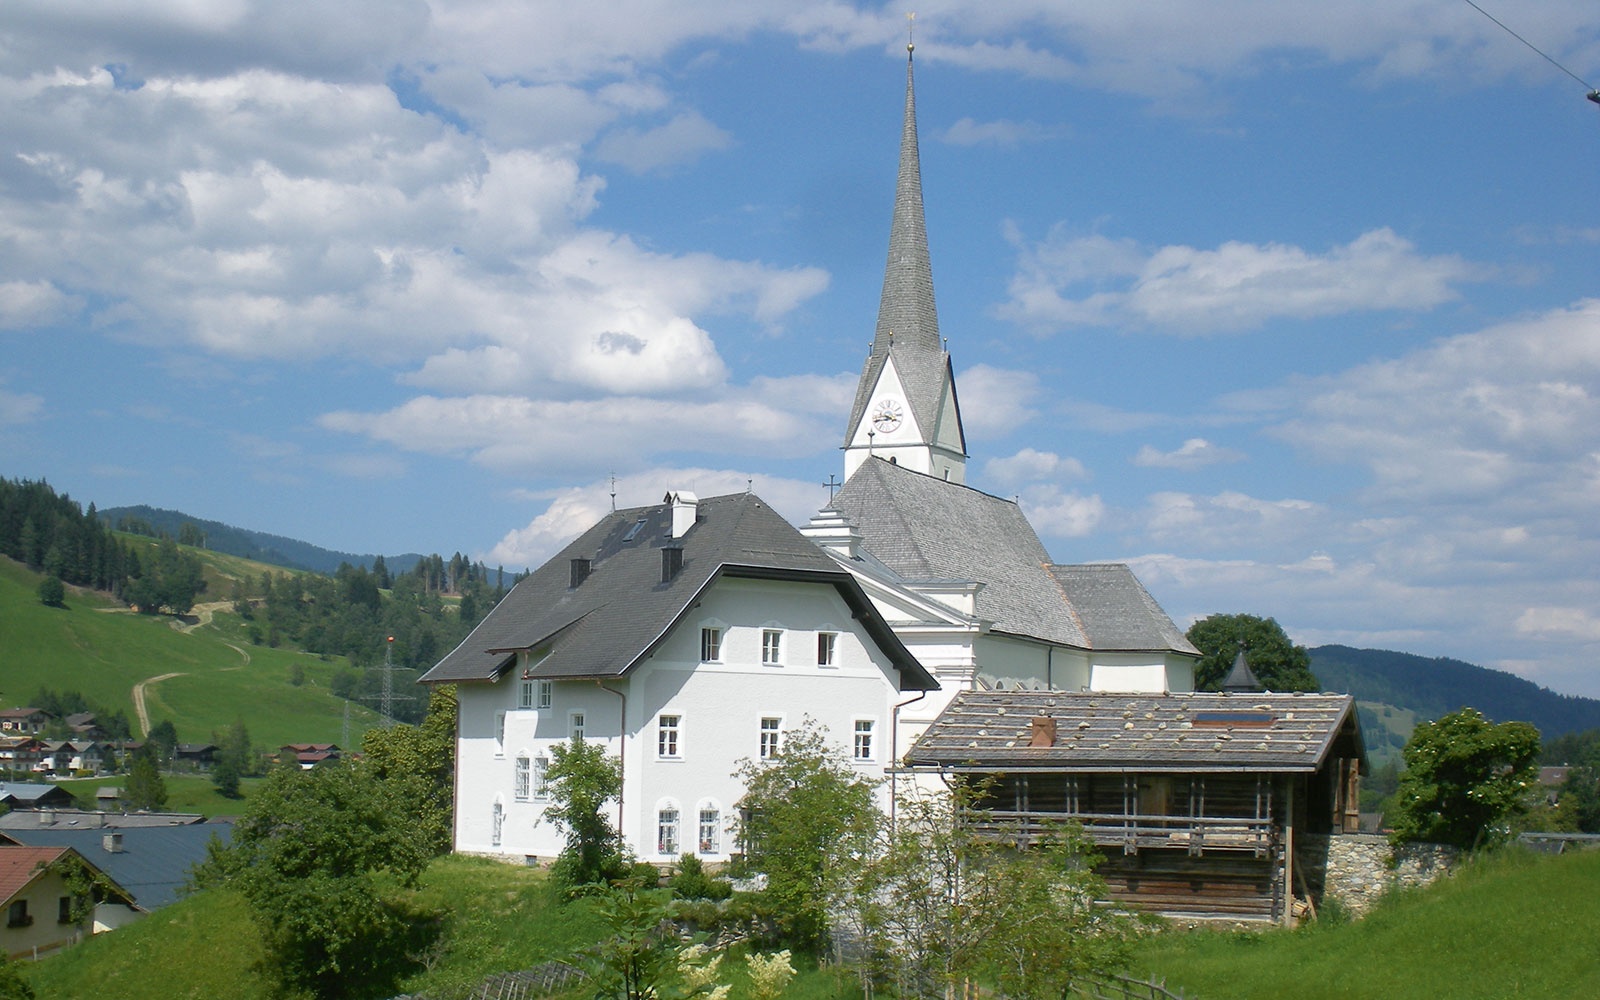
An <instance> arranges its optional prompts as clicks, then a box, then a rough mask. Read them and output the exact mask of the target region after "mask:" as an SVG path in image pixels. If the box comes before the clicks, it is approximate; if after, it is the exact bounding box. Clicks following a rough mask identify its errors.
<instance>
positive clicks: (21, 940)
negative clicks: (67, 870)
mask: <svg viewBox="0 0 1600 1000" xmlns="http://www.w3.org/2000/svg"><path fill="white" fill-rule="evenodd" d="M71 860H76V861H77V862H78V863H79V864H82V865H84V866H86V867H87V868H88V869H89V871H90V872H91V873H92V874H93V875H95V876H96V877H97V879H96V880H97V881H101V880H103V883H102V884H103V886H104V888H102V889H101V890H100V891H97V892H96V893H95V896H96V897H97V898H96V901H95V906H94V910H93V913H92V915H91V916H88V917H85V918H84V919H83V920H82V921H81V922H80V921H75V920H73V913H72V911H73V892H72V890H71V889H70V888H69V887H68V885H67V879H66V878H65V876H64V875H63V873H62V871H61V868H62V867H63V865H64V864H67V863H69V862H70V861H71ZM0 907H3V908H4V909H5V923H4V924H0V951H3V952H4V953H5V954H6V955H7V956H8V957H10V958H33V957H37V956H38V955H40V954H42V953H44V952H47V951H52V950H54V949H56V948H60V947H63V946H65V945H69V944H72V943H74V942H75V941H78V940H80V939H81V938H82V937H83V936H84V934H85V933H89V934H98V933H100V932H101V931H109V930H114V929H115V928H117V927H121V926H123V925H124V924H128V923H132V922H133V921H134V920H136V919H138V918H139V917H141V916H143V915H144V911H143V910H141V909H139V907H138V906H136V905H135V904H134V901H133V897H132V896H130V895H129V894H128V893H127V892H126V891H125V890H124V889H123V888H122V887H121V886H119V885H117V884H116V883H115V882H112V881H111V880H110V879H109V878H107V877H106V876H105V874H104V873H103V872H101V871H100V870H99V869H98V868H96V867H95V866H94V865H92V864H90V863H89V862H88V861H87V860H86V859H85V858H84V857H83V855H81V854H79V853H78V852H77V851H75V850H73V849H72V848H70V847H0Z"/></svg>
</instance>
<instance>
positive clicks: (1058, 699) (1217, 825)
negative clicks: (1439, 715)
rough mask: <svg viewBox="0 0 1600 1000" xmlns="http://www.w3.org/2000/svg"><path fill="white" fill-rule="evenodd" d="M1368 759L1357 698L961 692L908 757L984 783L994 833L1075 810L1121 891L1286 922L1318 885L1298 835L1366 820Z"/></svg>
mask: <svg viewBox="0 0 1600 1000" xmlns="http://www.w3.org/2000/svg"><path fill="white" fill-rule="evenodd" d="M1364 758H1365V751H1364V748H1363V745H1362V739H1361V730H1360V726H1359V724H1358V722H1357V718H1356V708H1355V702H1354V701H1353V700H1352V699H1351V698H1350V697H1349V696H1347V695H1335V694H1264V693H1259V692H1233V693H1223V694H1212V693H1201V692H1191V693H1184V694H1167V695H1143V694H1115V693H1104V692H1101V693H1087V692H1086V693H1070V692H1064V691H965V692H962V693H960V694H958V695H957V696H956V698H955V700H954V701H952V702H951V704H950V706H949V707H948V708H947V709H946V710H945V711H944V712H943V714H941V715H940V716H939V718H938V719H937V720H936V721H935V722H934V724H933V725H932V726H930V727H929V728H928V730H927V731H926V732H925V733H924V734H923V735H922V737H921V738H920V739H919V740H918V741H917V743H916V744H915V745H914V746H913V747H912V748H911V751H910V753H909V754H908V755H907V762H908V764H909V765H910V766H911V768H912V769H913V770H915V771H918V772H924V773H935V774H938V775H941V776H942V777H943V778H944V779H945V780H946V781H947V782H952V783H953V782H956V781H974V780H983V781H985V782H986V783H987V790H986V792H985V794H984V796H983V798H982V800H981V801H980V803H979V804H980V806H981V807H982V808H983V809H984V810H985V813H986V816H985V818H984V822H988V823H992V824H994V826H995V828H996V832H997V833H999V832H1004V833H1005V834H1006V835H1008V836H1018V837H1020V838H1022V839H1023V841H1024V842H1025V841H1026V840H1027V839H1028V838H1029V837H1033V836H1037V835H1038V834H1039V833H1041V832H1043V831H1044V830H1045V829H1047V828H1048V827H1050V826H1052V825H1059V824H1060V823H1061V822H1062V821H1064V820H1076V821H1078V822H1079V823H1081V824H1082V825H1083V829H1084V831H1085V833H1086V834H1087V835H1088V836H1089V838H1090V839H1091V840H1092V841H1093V842H1094V843H1095V845H1096V846H1097V847H1098V849H1099V851H1100V852H1101V854H1102V855H1103V857H1104V860H1103V861H1102V863H1101V864H1100V865H1099V866H1098V868H1097V871H1098V872H1099V873H1100V875H1101V876H1102V877H1104V878H1105V879H1106V881H1107V883H1108V885H1109V887H1110V890H1111V895H1112V896H1113V898H1115V899H1116V900H1117V901H1118V902H1121V903H1125V904H1127V905H1129V906H1130V907H1134V908H1140V909H1144V910H1147V911H1151V912H1155V913H1161V914H1165V915H1168V916H1173V917H1182V918H1195V919H1219V918H1221V919H1232V920H1259V921H1273V922H1279V923H1292V922H1294V921H1295V920H1296V919H1297V918H1298V917H1299V916H1300V915H1301V914H1302V913H1304V912H1305V911H1306V909H1307V908H1308V907H1314V906H1315V905H1317V903H1318V902H1319V901H1320V895H1321V887H1320V885H1318V884H1316V883H1315V881H1308V879H1307V878H1306V873H1307V872H1311V873H1316V872H1320V871H1321V870H1322V864H1321V863H1320V862H1321V861H1322V860H1323V859H1318V858H1314V857H1310V856H1309V855H1308V852H1309V851H1310V850H1312V849H1313V848H1312V847H1311V845H1310V844H1308V843H1301V842H1299V840H1298V838H1299V837H1301V836H1302V835H1304V834H1328V833H1338V832H1352V833H1353V832H1356V831H1357V830H1358V828H1359V814H1358V805H1359V804H1358V798H1359V796H1358V790H1359V784H1360V773H1361V771H1362V769H1363V767H1364V764H1363V761H1364ZM1313 842H1315V843H1323V844H1325V843H1326V839H1325V838H1314V839H1313ZM1323 849H1324V850H1325V848H1323Z"/></svg>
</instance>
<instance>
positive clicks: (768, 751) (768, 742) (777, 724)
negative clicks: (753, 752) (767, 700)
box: [759, 716, 783, 760]
mask: <svg viewBox="0 0 1600 1000" xmlns="http://www.w3.org/2000/svg"><path fill="white" fill-rule="evenodd" d="M782 726H783V720H782V719H779V718H777V717H776V716H766V717H764V718H762V720H761V750H760V754H759V756H760V758H761V759H762V760H769V759H771V758H773V757H776V756H778V748H779V747H780V746H782V740H783V733H782V728H781V727H782Z"/></svg>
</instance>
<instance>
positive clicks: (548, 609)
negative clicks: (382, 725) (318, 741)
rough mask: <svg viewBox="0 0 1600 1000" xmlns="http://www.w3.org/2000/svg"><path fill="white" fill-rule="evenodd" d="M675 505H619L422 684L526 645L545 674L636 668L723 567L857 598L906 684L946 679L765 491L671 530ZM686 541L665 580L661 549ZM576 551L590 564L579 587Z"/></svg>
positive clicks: (491, 671) (452, 677)
mask: <svg viewBox="0 0 1600 1000" xmlns="http://www.w3.org/2000/svg"><path fill="white" fill-rule="evenodd" d="M672 517H673V512H672V508H671V505H670V504H657V505H654V506H651V507H634V508H629V509H627V510H620V511H613V512H612V513H610V514H608V515H607V516H605V517H604V518H602V519H601V520H600V521H599V523H597V524H596V525H594V527H592V528H590V529H589V530H588V531H586V532H584V533H583V534H582V535H581V536H579V538H578V539H577V540H576V541H574V542H573V543H572V544H570V545H568V546H567V547H566V548H565V549H563V550H562V551H561V552H560V553H558V554H557V555H556V556H555V557H554V558H553V559H551V560H550V561H549V562H547V563H545V564H544V565H543V566H541V567H539V568H538V569H537V570H535V571H534V572H533V573H532V574H531V575H529V576H528V577H526V578H524V579H523V580H521V581H520V582H518V584H517V585H516V586H515V587H513V588H512V590H511V592H510V593H509V594H507V595H506V596H505V597H504V598H502V599H501V601H500V603H499V604H497V605H495V607H494V609H493V610H492V611H491V612H490V613H489V615H488V616H487V617H485V618H484V620H483V621H482V622H480V623H479V625H478V627H477V628H475V629H474V630H473V631H472V633H471V634H470V635H468V636H467V638H466V639H464V640H463V641H462V642H461V644H460V645H459V646H457V647H456V648H455V649H454V650H452V651H451V652H450V653H449V654H448V655H447V656H445V658H444V659H442V660H441V661H439V663H438V664H437V665H435V666H434V667H433V669H431V670H429V671H428V672H427V673H426V674H424V675H423V677H422V681H423V682H424V683H439V682H457V681H475V680H479V681H481V680H490V679H492V678H494V677H495V676H497V675H498V674H499V672H500V671H502V670H504V669H506V668H507V667H509V666H510V665H511V664H512V663H514V662H515V658H516V654H517V653H518V652H519V651H522V650H528V651H531V652H534V653H536V654H537V655H538V656H539V657H541V658H540V659H539V661H538V664H537V666H536V667H535V668H534V669H533V676H535V677H540V678H550V679H558V678H591V677H592V678H603V677H616V676H621V675H623V674H626V673H627V672H628V671H629V670H630V669H632V667H633V665H634V664H636V663H638V662H640V661H641V660H642V659H643V658H644V657H645V656H646V655H647V654H648V653H649V652H650V651H651V650H652V649H654V648H655V645H656V643H658V642H659V641H660V640H661V639H662V638H664V637H665V636H666V634H667V632H668V631H669V630H670V629H671V628H672V626H673V625H674V624H675V623H676V622H677V620H678V619H679V618H680V617H681V616H682V615H683V614H684V613H686V612H687V610H688V609H689V608H690V607H691V606H692V605H693V603H694V600H695V599H696V597H697V596H698V595H699V594H700V593H702V592H703V591H704V590H705V589H706V588H707V587H709V586H710V585H711V584H712V583H714V582H715V581H716V580H717V579H719V578H721V577H723V576H733V577H755V578H763V579H788V580H801V581H807V582H814V583H821V584H826V585H830V586H833V587H834V588H836V589H837V590H838V591H839V593H840V594H841V596H842V597H843V598H844V599H845V600H846V601H847V602H848V603H850V605H851V608H852V610H853V611H855V612H856V614H857V616H858V617H860V619H861V621H862V624H863V625H864V626H865V627H866V628H867V630H868V631H869V632H870V633H872V636H873V638H874V639H875V640H876V642H877V644H878V646H879V647H880V648H882V649H883V651H884V653H885V654H886V655H888V656H889V658H890V660H891V661H892V662H893V663H894V665H895V666H896V667H897V668H899V670H900V673H901V683H902V685H903V686H904V687H906V688H907V689H928V690H931V689H933V688H936V687H937V686H938V684H937V682H936V681H934V680H933V678H932V676H931V675H929V674H928V673H927V671H926V670H924V669H923V667H922V665H921V664H919V663H917V661H916V659H915V658H913V657H912V656H911V654H910V653H909V652H907V651H906V649H905V647H904V645H902V644H901V642H900V640H899V639H898V638H896V637H895V636H894V633H893V632H892V631H891V630H890V629H889V627H888V625H887V624H885V623H884V622H883V619H882V618H881V617H880V616H878V615H877V613H876V612H875V611H873V610H872V606H871V602H870V601H869V600H868V599H867V597H866V594H865V593H864V592H862V590H861V588H860V585H859V584H857V583H856V581H855V578H854V577H852V576H850V574H849V573H846V572H845V571H844V570H842V569H840V567H839V565H838V564H837V563H836V562H834V561H833V560H832V559H831V558H830V557H828V556H827V555H826V554H824V553H823V552H822V550H821V549H819V548H818V547H817V546H816V545H814V544H812V542H811V541H810V540H808V539H807V538H806V537H805V536H804V535H802V534H800V532H799V531H798V530H796V529H795V527H794V526H793V525H791V524H789V523H788V522H787V521H785V520H784V519H783V518H782V517H781V516H779V515H778V513H777V512H776V511H774V510H772V508H771V507H769V506H768V505H767V503H766V501H764V500H762V499H761V498H760V497H758V496H755V495H754V494H750V493H740V494H730V495H728V496H720V497H708V498H706V499H703V500H699V501H698V504H697V510H696V517H695V521H694V524H693V526H692V527H690V528H689V529H688V530H687V531H685V532H683V533H682V534H681V535H679V536H674V535H673V532H672ZM666 549H675V550H679V551H681V554H682V555H681V563H680V564H679V567H678V569H677V570H676V571H675V573H673V574H672V575H671V576H670V578H669V579H666V580H663V558H664V557H663V554H662V550H666ZM574 560H586V561H587V566H588V570H587V574H586V575H584V576H583V577H582V579H581V581H580V582H579V585H578V586H576V587H574V586H572V582H573V572H572V566H573V561H574Z"/></svg>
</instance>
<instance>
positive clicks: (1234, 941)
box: [1132, 850, 1600, 1000]
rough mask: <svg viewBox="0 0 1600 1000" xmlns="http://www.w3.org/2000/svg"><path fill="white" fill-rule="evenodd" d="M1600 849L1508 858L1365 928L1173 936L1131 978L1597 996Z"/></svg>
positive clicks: (1459, 994)
mask: <svg viewBox="0 0 1600 1000" xmlns="http://www.w3.org/2000/svg"><path fill="white" fill-rule="evenodd" d="M1597 918H1600V851H1587V852H1582V853H1577V854H1568V855H1564V856H1562V857H1559V858H1550V857H1543V856H1539V855H1533V854H1529V853H1526V852H1523V851H1520V850H1509V851H1506V852H1502V853H1501V854H1499V855H1496V856H1494V857H1491V858H1488V859H1480V860H1478V861H1475V862H1473V863H1471V864H1469V865H1468V866H1466V867H1464V868H1463V869H1462V870H1461V871H1459V872H1458V873H1457V874H1456V875H1454V876H1453V877H1451V878H1449V879H1447V880H1444V881H1442V882H1441V883H1439V884H1437V885H1435V886H1432V887H1430V888H1427V889H1423V890H1414V891H1407V892H1401V893H1397V894H1396V895H1395V896H1394V897H1393V898H1391V899H1389V900H1386V901H1385V902H1384V903H1383V905H1381V906H1380V907H1379V908H1378V909H1376V910H1375V911H1374V912H1373V913H1372V914H1370V915H1369V916H1367V917H1366V918H1365V919H1363V920H1359V921H1356V922H1353V923H1348V924H1339V925H1328V926H1315V925H1313V926H1311V927H1308V928H1306V929H1302V930H1299V931H1268V932H1260V933H1244V932H1240V933H1227V932H1217V931H1192V932H1172V933H1168V934H1164V935H1161V936H1158V937H1156V938H1153V939H1150V940H1148V941H1146V942H1145V943H1144V944H1142V945H1141V947H1140V949H1139V951H1138V953H1137V955H1136V958H1135V961H1134V964H1133V966H1132V972H1133V974H1134V975H1136V976H1143V975H1146V974H1148V973H1152V972H1153V973H1155V974H1156V975H1158V976H1164V977H1165V978H1166V981H1167V987H1168V988H1169V989H1174V990H1176V989H1182V990H1183V991H1184V992H1185V994H1186V995H1187V996H1190V997H1194V998H1199V1000H1255V998H1263V1000H1264V998H1268V997H1282V996H1287V995H1292V996H1294V997H1296V998H1297V1000H1348V998H1362V997H1384V998H1386V1000H1436V998H1444V997H1448V998H1450V1000H1512V998H1528V1000H1533V998H1544V997H1561V998H1566V997H1593V996H1600V962H1597V961H1596V960H1595V940H1596V932H1595V923H1596V919H1597Z"/></svg>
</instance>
